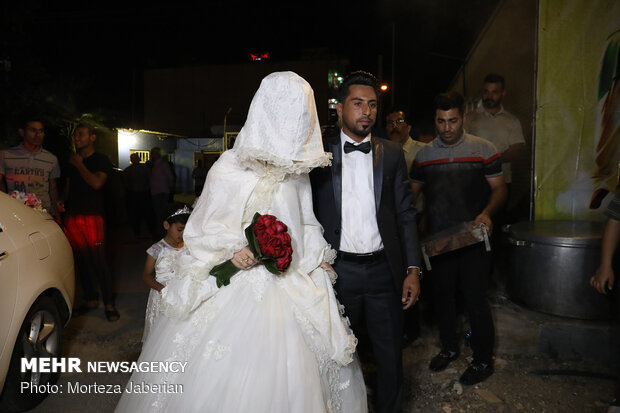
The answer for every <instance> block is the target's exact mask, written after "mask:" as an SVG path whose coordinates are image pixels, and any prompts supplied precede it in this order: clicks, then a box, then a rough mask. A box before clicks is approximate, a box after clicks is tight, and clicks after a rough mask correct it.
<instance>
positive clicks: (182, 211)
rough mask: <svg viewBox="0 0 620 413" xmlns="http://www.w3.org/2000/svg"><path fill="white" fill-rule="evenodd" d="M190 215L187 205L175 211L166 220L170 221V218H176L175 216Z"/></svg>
mask: <svg viewBox="0 0 620 413" xmlns="http://www.w3.org/2000/svg"><path fill="white" fill-rule="evenodd" d="M190 213H191V211H190V210H189V208H188V207H187V205H183V208H179V209H177V210H176V211H175V213H174V214H172V215H170V216H169V217H168V218H166V219H167V220H168V219H170V218H172V217H176V216H177V215H189V214H190Z"/></svg>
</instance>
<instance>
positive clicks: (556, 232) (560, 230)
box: [508, 220, 605, 247]
mask: <svg viewBox="0 0 620 413" xmlns="http://www.w3.org/2000/svg"><path fill="white" fill-rule="evenodd" d="M604 227H605V223H604V222H598V221H545V220H541V221H526V222H517V223H516V224H512V225H510V228H509V229H508V234H509V235H510V236H511V237H512V238H514V239H517V240H523V241H530V242H538V243H542V244H552V245H560V246H562V245H567V246H583V247H586V246H587V247H593V246H600V244H601V238H602V237H603V229H604Z"/></svg>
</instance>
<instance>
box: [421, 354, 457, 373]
mask: <svg viewBox="0 0 620 413" xmlns="http://www.w3.org/2000/svg"><path fill="white" fill-rule="evenodd" d="M457 358H459V353H458V352H452V351H441V352H439V354H437V355H436V356H435V357H433V359H432V360H431V363H430V364H429V365H428V368H429V369H430V370H431V371H442V370H445V369H446V367H448V365H449V364H450V363H452V362H453V361H454V360H456V359H457Z"/></svg>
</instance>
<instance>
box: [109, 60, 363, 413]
mask: <svg viewBox="0 0 620 413" xmlns="http://www.w3.org/2000/svg"><path fill="white" fill-rule="evenodd" d="M270 77H271V78H270ZM266 81H268V82H266ZM300 90H301V92H299V91H300ZM261 91H262V95H261ZM274 94H275V96H271V95H274ZM283 96H284V98H283ZM257 99H258V102H257ZM300 99H301V100H300ZM269 104H271V105H272V107H270V108H268V110H270V111H272V112H273V111H275V112H278V113H280V112H282V111H287V110H288V111H289V112H290V111H291V110H290V108H297V107H298V106H300V105H301V106H303V110H298V112H300V114H299V116H300V117H299V118H297V119H296V120H295V119H291V120H290V121H288V122H287V119H289V117H285V118H283V119H279V120H278V122H274V123H272V124H269V123H268V122H267V123H266V122H264V119H265V117H267V118H269V116H267V115H265V114H264V113H259V112H260V110H262V109H264V108H265V107H267V106H269ZM257 106H258V107H257ZM301 112H303V113H301ZM257 117H258V118H260V119H259V120H261V121H262V123H261V122H260V121H257ZM257 128H258V129H257ZM304 128H305V129H304ZM282 134H283V135H282ZM278 136H282V139H281V140H278V139H276V138H277V137H278ZM295 136H297V138H295ZM300 136H301V137H300ZM296 151H297V152H296ZM300 153H302V155H299V154H300ZM300 158H301V159H300ZM264 161H268V162H269V164H267V163H265V162H264ZM327 162H329V154H325V153H324V152H323V150H322V146H321V144H320V132H319V128H318V122H317V121H316V110H315V109H314V99H313V96H312V90H311V89H310V87H309V85H307V83H306V82H305V81H304V80H303V79H301V78H300V77H299V76H297V75H295V74H293V73H291V72H281V73H276V74H272V75H270V76H268V77H267V78H266V79H264V80H263V83H262V84H261V88H260V89H259V91H258V92H257V94H256V95H255V97H254V100H253V102H252V105H251V107H250V112H249V114H248V120H247V121H246V124H245V126H244V128H243V130H242V132H241V133H240V134H239V136H238V138H237V142H236V143H235V148H234V149H232V150H228V151H226V152H224V153H223V155H222V156H221V157H220V159H219V160H218V161H217V162H216V164H215V165H214V166H213V167H212V168H211V170H210V172H209V175H208V177H207V182H206V183H205V187H204V189H203V192H202V195H201V197H200V198H199V200H198V202H197V204H196V207H195V209H194V211H193V212H192V214H191V216H190V218H189V221H188V223H187V226H186V229H185V233H184V238H185V245H186V251H184V252H182V253H181V254H180V255H179V256H178V258H177V260H176V265H175V266H174V271H175V275H174V276H173V277H170V279H169V281H168V283H167V286H166V287H165V288H164V289H163V290H162V303H161V308H162V311H163V313H164V314H165V315H162V316H160V317H158V318H157V319H156V321H155V325H154V326H153V328H152V330H151V332H150V333H149V336H148V339H147V340H146V342H145V343H144V346H143V349H142V354H141V355H140V359H139V360H138V361H139V362H152V361H155V362H173V361H174V362H176V361H179V362H187V364H186V365H185V368H184V372H179V373H175V372H140V373H134V374H133V375H132V377H131V379H130V383H129V387H131V388H135V386H138V387H139V388H141V389H145V388H146V387H145V386H144V384H147V385H149V386H150V387H149V392H145V393H130V392H126V393H124V394H123V396H122V398H121V401H120V403H119V405H118V406H117V410H116V411H117V412H132V413H133V412H218V413H219V412H221V413H234V412H244V413H245V412H251V413H255V412H265V413H267V412H269V413H272V412H274V413H279V412H282V413H295V412H307V413H320V412H343V413H350V412H366V411H367V405H366V390H365V385H364V381H363V377H362V373H361V369H360V366H359V362H358V361H357V358H356V356H355V346H356V343H357V340H356V338H355V336H354V335H353V334H352V333H351V330H350V329H349V327H348V321H347V320H346V319H344V318H343V317H342V312H343V308H342V307H341V306H340V305H339V303H338V301H337V300H336V297H335V295H334V290H333V288H332V282H333V281H334V280H333V279H332V278H333V277H330V274H328V272H326V271H325V270H323V269H321V268H319V265H320V264H321V263H322V262H323V261H328V262H329V261H332V260H333V259H334V258H335V252H334V251H333V250H332V249H331V248H330V246H329V245H328V244H327V243H326V241H325V240H324V239H323V237H322V228H321V226H320V225H319V223H318V221H317V220H316V218H315V217H314V214H313V210H312V194H311V188H310V181H309V177H308V174H307V172H308V171H309V170H310V169H312V168H313V167H316V166H321V165H325V164H326V163H327ZM256 212H259V213H261V214H271V215H275V216H276V217H277V218H278V219H279V220H281V221H282V222H284V223H285V224H286V225H287V226H288V231H289V234H290V236H291V239H292V247H293V259H292V263H291V266H290V267H289V268H288V270H287V271H286V272H285V273H284V274H282V275H280V276H275V275H273V274H271V273H270V272H269V271H267V270H266V269H265V267H264V266H263V265H257V266H254V267H253V268H251V269H249V270H247V271H240V272H239V273H237V274H236V275H235V276H233V278H232V279H231V283H230V285H228V286H226V287H222V288H217V286H216V283H215V278H214V277H212V276H210V275H209V270H210V269H211V268H213V266H215V265H217V264H220V263H221V262H224V261H225V260H228V259H230V258H232V256H233V253H234V252H235V251H238V250H240V249H241V248H242V247H244V246H245V245H247V241H246V239H245V236H244V232H243V231H244V229H245V227H246V226H247V225H248V224H249V223H250V222H251V220H252V217H253V215H254V214H255V213H256Z"/></svg>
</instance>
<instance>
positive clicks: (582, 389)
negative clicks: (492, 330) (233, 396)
mask: <svg viewBox="0 0 620 413" xmlns="http://www.w3.org/2000/svg"><path fill="white" fill-rule="evenodd" d="M111 235H112V237H111V238H112V240H113V241H114V243H113V248H112V249H111V251H110V253H111V262H112V269H113V271H114V274H115V276H116V288H117V291H118V299H117V303H118V308H119V311H120V313H121V318H120V320H119V321H118V322H115V323H109V322H107V321H106V320H105V317H104V314H103V310H99V311H96V312H92V313H90V314H88V315H86V316H82V317H78V318H74V319H72V320H71V321H70V322H69V324H68V326H67V327H66V330H65V334H64V337H65V347H64V354H65V355H66V356H70V357H79V358H80V359H81V361H82V366H84V365H85V364H86V362H88V361H133V360H136V359H137V358H138V355H139V353H140V348H141V343H140V337H141V334H142V325H143V317H144V308H145V305H146V300H147V296H148V290H147V288H146V286H144V285H143V284H142V281H141V280H140V274H141V270H142V265H143V263H144V251H145V250H146V248H147V247H148V246H149V245H150V241H149V240H147V239H141V240H137V241H136V240H134V239H133V237H132V236H131V235H130V233H129V231H128V230H127V229H126V228H119V229H116V230H114V231H113V232H112V233H111ZM491 300H492V304H493V305H492V309H493V314H494V317H495V321H496V327H497V348H496V355H497V358H496V373H495V374H494V375H493V376H492V377H491V378H489V379H488V380H487V381H486V382H484V383H481V384H479V385H477V386H471V387H465V388H463V387H462V386H460V385H459V384H458V383H457V382H458V377H459V375H460V373H461V372H462V371H463V370H464V369H465V368H466V365H467V360H468V356H470V351H469V349H468V348H466V347H465V348H464V349H463V351H462V355H461V357H460V359H459V360H457V361H456V362H455V363H453V365H451V366H450V368H448V369H447V370H446V371H444V372H442V373H433V374H431V372H430V371H429V370H428V368H427V365H428V362H429V360H430V359H431V357H432V356H434V355H435V354H436V353H437V352H438V350H439V348H438V347H437V346H438V340H437V337H436V330H435V328H434V326H433V325H432V323H424V324H423V328H422V335H421V337H420V338H419V339H418V340H417V341H416V342H415V343H414V344H413V345H411V346H410V347H408V348H407V349H405V351H404V366H405V389H404V396H405V402H404V411H405V412H444V413H450V412H470V411H471V412H498V411H504V412H521V411H522V412H580V413H581V412H603V411H605V410H606V406H607V405H608V403H609V401H610V400H611V398H612V395H613V382H612V381H611V380H610V379H609V376H610V375H611V374H612V371H611V368H610V366H609V363H608V362H606V361H605V360H604V357H602V356H601V357H597V353H596V351H594V352H593V353H592V354H594V355H592V354H590V356H588V357H584V356H583V354H582V353H584V352H583V351H577V350H575V351H573V352H572V353H570V352H569V353H566V352H564V353H563V352H561V351H556V352H555V353H556V357H555V358H552V357H550V356H548V355H547V353H549V351H547V350H548V348H547V349H546V350H545V346H542V345H541V342H542V341H541V337H542V332H543V331H545V329H548V327H549V326H552V325H553V326H567V328H568V327H570V328H571V329H575V328H577V329H578V328H581V327H583V323H579V322H575V321H573V320H566V319H562V318H559V317H551V316H545V315H543V314H539V313H535V312H532V311H528V310H526V309H524V308H522V307H519V306H518V305H515V304H514V303H512V302H510V301H509V300H507V299H505V298H503V297H502V295H501V294H498V293H494V294H493V297H492V299H491ZM591 326H593V327H594V328H595V329H598V330H596V331H599V332H601V331H602V332H603V333H604V332H605V331H608V328H609V324H608V323H593V324H592V323H591ZM464 328H466V326H464ZM608 352H609V351H608ZM599 356H600V354H599ZM602 359H603V360H602ZM364 368H365V370H366V371H369V372H370V371H372V366H364ZM536 371H538V372H541V371H542V373H546V374H536V373H535V372H536ZM128 379H129V374H121V373H115V374H112V373H109V374H104V373H88V372H82V373H71V374H64V375H62V376H61V377H60V379H59V382H58V384H59V385H61V386H62V388H63V390H64V393H62V394H51V395H50V396H49V397H48V398H47V399H46V400H45V401H44V402H43V403H42V404H41V405H40V406H39V407H37V408H36V409H34V410H32V412H54V413H55V412H60V411H62V412H63V413H73V412H75V413H81V412H98V413H99V412H100V413H106V412H112V411H113V410H114V406H115V405H116V403H117V401H118V399H119V397H120V395H119V394H115V393H110V392H106V389H103V392H101V393H97V392H96V390H95V389H93V388H91V389H90V391H88V392H85V393H78V394H67V388H68V385H69V383H71V384H72V386H74V387H75V385H76V384H77V383H80V384H81V385H88V384H94V383H97V384H106V385H108V384H109V385H111V389H110V390H113V389H114V387H113V386H115V385H120V386H124V384H125V383H126V381H127V380H128ZM224 413H225V412H224Z"/></svg>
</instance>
